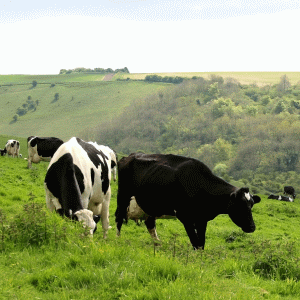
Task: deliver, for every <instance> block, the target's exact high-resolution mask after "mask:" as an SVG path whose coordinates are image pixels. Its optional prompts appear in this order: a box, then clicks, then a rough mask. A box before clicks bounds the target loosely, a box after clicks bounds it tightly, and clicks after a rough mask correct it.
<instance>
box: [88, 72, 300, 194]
mask: <svg viewBox="0 0 300 300" xmlns="http://www.w3.org/2000/svg"><path fill="white" fill-rule="evenodd" d="M85 134H86V135H89V134H90V135H93V137H95V138H96V140H97V141H98V142H99V143H101V144H107V145H110V146H111V147H112V148H114V149H115V150H116V151H117V152H118V153H124V154H129V153H131V152H137V151H143V152H146V153H173V154H179V155H184V156H189V157H194V158H196V159H199V160H201V161H203V162H204V163H206V164H207V165H208V166H209V167H210V168H211V169H212V170H213V171H214V172H215V173H216V174H217V175H219V176H222V177H223V178H224V179H226V180H228V181H230V182H235V183H236V184H237V185H241V186H242V185H248V186H250V187H252V191H253V192H265V193H269V192H274V193H276V192H280V191H281V190H282V189H283V185H286V184H291V185H295V186H297V185H298V186H300V175H299V174H300V83H298V84H296V85H291V84H290V82H289V79H288V78H287V76H283V77H281V78H280V79H279V82H278V83H277V84H274V85H265V86H257V85H255V84H250V85H243V84H241V83H239V82H238V81H237V80H235V79H232V78H225V79H224V78H222V77H220V76H216V75H212V76H211V77H210V78H209V79H204V78H202V77H199V78H193V79H190V80H184V81H183V82H182V83H180V84H178V85H172V86H169V87H168V88H166V89H164V90H162V91H161V92H159V93H157V94H154V95H151V96H149V97H147V98H145V99H140V100H138V101H135V102H134V103H132V105H130V106H128V107H127V108H126V109H125V111H124V113H123V114H121V115H120V116H119V117H117V118H114V120H113V122H111V123H105V124H101V125H99V127H98V128H96V129H95V130H94V131H92V132H91V131H90V132H86V133H85ZM87 138H88V137H87Z"/></svg>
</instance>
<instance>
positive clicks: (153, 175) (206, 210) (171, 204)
mask: <svg viewBox="0 0 300 300" xmlns="http://www.w3.org/2000/svg"><path fill="white" fill-rule="evenodd" d="M118 174H119V176H118V185H119V189H118V196H117V209H116V212H115V217H116V225H117V235H120V231H121V227H122V224H123V221H124V220H126V217H127V209H128V206H129V203H130V200H131V197H132V196H134V197H135V198H136V201H137V203H138V205H139V206H140V207H141V209H142V210H143V211H144V212H145V213H146V214H147V215H148V216H149V217H148V219H147V220H146V221H145V224H146V226H147V228H148V231H149V232H150V234H151V236H152V237H153V239H158V237H157V234H156V230H155V218H156V217H159V216H161V215H171V216H176V217H177V218H178V219H179V220H180V221H181V222H182V223H183V225H184V227H185V230H186V232H187V234H188V236H189V238H190V241H191V243H192V245H193V247H194V249H199V248H204V245H205V232H206V227H207V222H208V221H210V220H213V219H214V218H215V217H216V216H218V215H219V214H228V215H229V217H230V218H231V220H232V221H233V222H234V223H235V224H236V225H237V226H239V227H241V228H242V230H243V231H244V232H254V231H255V223H254V221H253V217H252V211H251V210H252V207H253V205H254V204H255V203H258V202H260V197H259V196H253V195H251V194H250V193H249V188H240V189H238V188H236V187H235V186H233V185H231V184H229V183H227V182H226V181H224V180H223V179H221V178H219V177H217V176H215V175H214V174H213V173H212V172H211V170H210V169H209V168H208V167H207V166H206V165H205V164H203V163H202V162H200V161H198V160H196V159H192V158H187V157H182V156H176V155H172V154H168V155H164V154H142V153H132V154H130V155H129V156H128V157H124V158H122V159H121V160H120V161H119V162H118Z"/></svg>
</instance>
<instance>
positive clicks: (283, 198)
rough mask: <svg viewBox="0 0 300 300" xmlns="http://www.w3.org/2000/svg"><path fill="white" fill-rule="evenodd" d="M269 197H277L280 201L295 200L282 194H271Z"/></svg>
mask: <svg viewBox="0 0 300 300" xmlns="http://www.w3.org/2000/svg"><path fill="white" fill-rule="evenodd" d="M268 199H275V200H279V201H286V202H294V199H293V198H291V197H285V196H280V195H273V194H271V195H270V196H269V197H268Z"/></svg>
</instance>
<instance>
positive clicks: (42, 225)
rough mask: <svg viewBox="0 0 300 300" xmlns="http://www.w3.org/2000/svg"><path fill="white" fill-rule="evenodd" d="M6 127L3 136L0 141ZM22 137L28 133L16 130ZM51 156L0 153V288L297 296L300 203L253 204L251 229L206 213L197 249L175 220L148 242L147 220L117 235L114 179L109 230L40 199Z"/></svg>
mask: <svg viewBox="0 0 300 300" xmlns="http://www.w3.org/2000/svg"><path fill="white" fill-rule="evenodd" d="M6 138H7V137H0V143H1V144H3V141H5V140H6ZM19 140H20V142H21V147H23V144H24V143H25V139H19ZM47 166H48V163H45V162H41V163H40V164H37V165H34V166H33V168H32V169H27V163H26V161H25V160H23V159H17V158H10V157H0V204H1V205H0V207H1V210H0V270H1V274H2V276H1V279H0V284H1V298H2V299H8V298H14V299H38V298H40V299H56V298H60V299H99V298H101V299H127V298H129V299H229V298H230V299H282V298H284V299H297V298H299V297H300V282H299V279H300V268H299V267H300V265H299V263H300V262H299V257H300V244H299V238H298V237H299V233H298V231H299V230H298V228H299V226H300V218H299V214H300V204H299V202H298V199H296V202H294V203H286V202H280V201H276V200H268V199H266V197H264V196H262V198H263V199H262V202H261V203H260V204H257V205H256V206H254V209H253V216H254V220H255V222H256V225H257V229H256V231H255V232H254V233H251V234H246V233H243V232H242V230H241V229H239V228H238V227H237V226H236V225H234V224H233V222H232V221H231V220H230V219H229V217H228V216H218V217H217V218H216V219H215V220H213V221H211V222H209V224H208V229H207V243H206V249H205V250H204V251H193V250H192V247H191V245H190V243H189V241H188V237H187V235H186V233H185V230H184V228H183V226H182V224H181V223H180V222H179V221H178V220H158V221H157V230H158V234H159V236H160V239H161V241H162V243H161V246H160V247H156V246H154V245H153V243H152V241H151V238H150V235H149V233H148V232H147V229H146V227H145V225H144V224H142V225H141V226H137V225H136V224H135V223H134V222H133V221H129V222H128V224H127V225H126V224H124V225H123V228H122V233H121V237H120V238H117V237H116V235H115V233H116V232H115V225H114V212H115V209H116V194H117V184H116V183H114V182H113V183H112V199H111V206H110V223H111V225H112V226H113V228H112V229H111V230H110V231H109V235H108V239H107V240H105V241H104V240H103V238H102V233H101V228H100V229H99V230H98V231H97V232H96V233H95V235H94V237H93V238H90V237H88V236H87V235H86V231H85V230H84V229H83V228H82V227H81V226H80V224H78V223H74V222H72V221H70V220H67V219H63V218H61V217H60V216H58V215H57V214H55V213H50V212H49V211H48V210H47V209H46V207H45V195H44V193H45V192H44V187H43V181H44V178H45V174H46V170H47Z"/></svg>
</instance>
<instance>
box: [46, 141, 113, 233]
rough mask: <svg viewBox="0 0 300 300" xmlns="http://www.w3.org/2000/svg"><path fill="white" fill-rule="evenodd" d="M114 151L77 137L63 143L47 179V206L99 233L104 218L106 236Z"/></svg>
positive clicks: (55, 155)
mask: <svg viewBox="0 0 300 300" xmlns="http://www.w3.org/2000/svg"><path fill="white" fill-rule="evenodd" d="M110 150H111V149H110V148H108V147H106V146H99V145H97V144H96V143H92V142H85V141H83V140H81V139H79V138H76V137H73V138H71V139H70V140H69V141H68V142H66V143H64V144H62V145H61V146H60V147H59V148H58V149H57V151H56V152H55V154H54V156H53V157H52V159H51V161H50V164H49V166H48V171H47V174H46V178H45V190H46V203H47V207H48V208H49V209H50V210H51V211H53V210H54V209H55V210H56V211H57V212H58V213H59V214H60V215H63V216H64V215H65V216H67V217H70V218H72V219H75V220H79V221H83V225H84V226H85V227H90V233H91V234H93V233H94V232H95V230H96V227H97V225H96V223H97V222H98V221H99V219H100V218H99V216H98V215H100V216H101V221H102V228H103V237H104V238H106V235H107V231H108V229H109V219H108V217H109V203H110V196H111V189H110V180H111V166H114V164H116V161H114V162H112V156H111V151H110Z"/></svg>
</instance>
